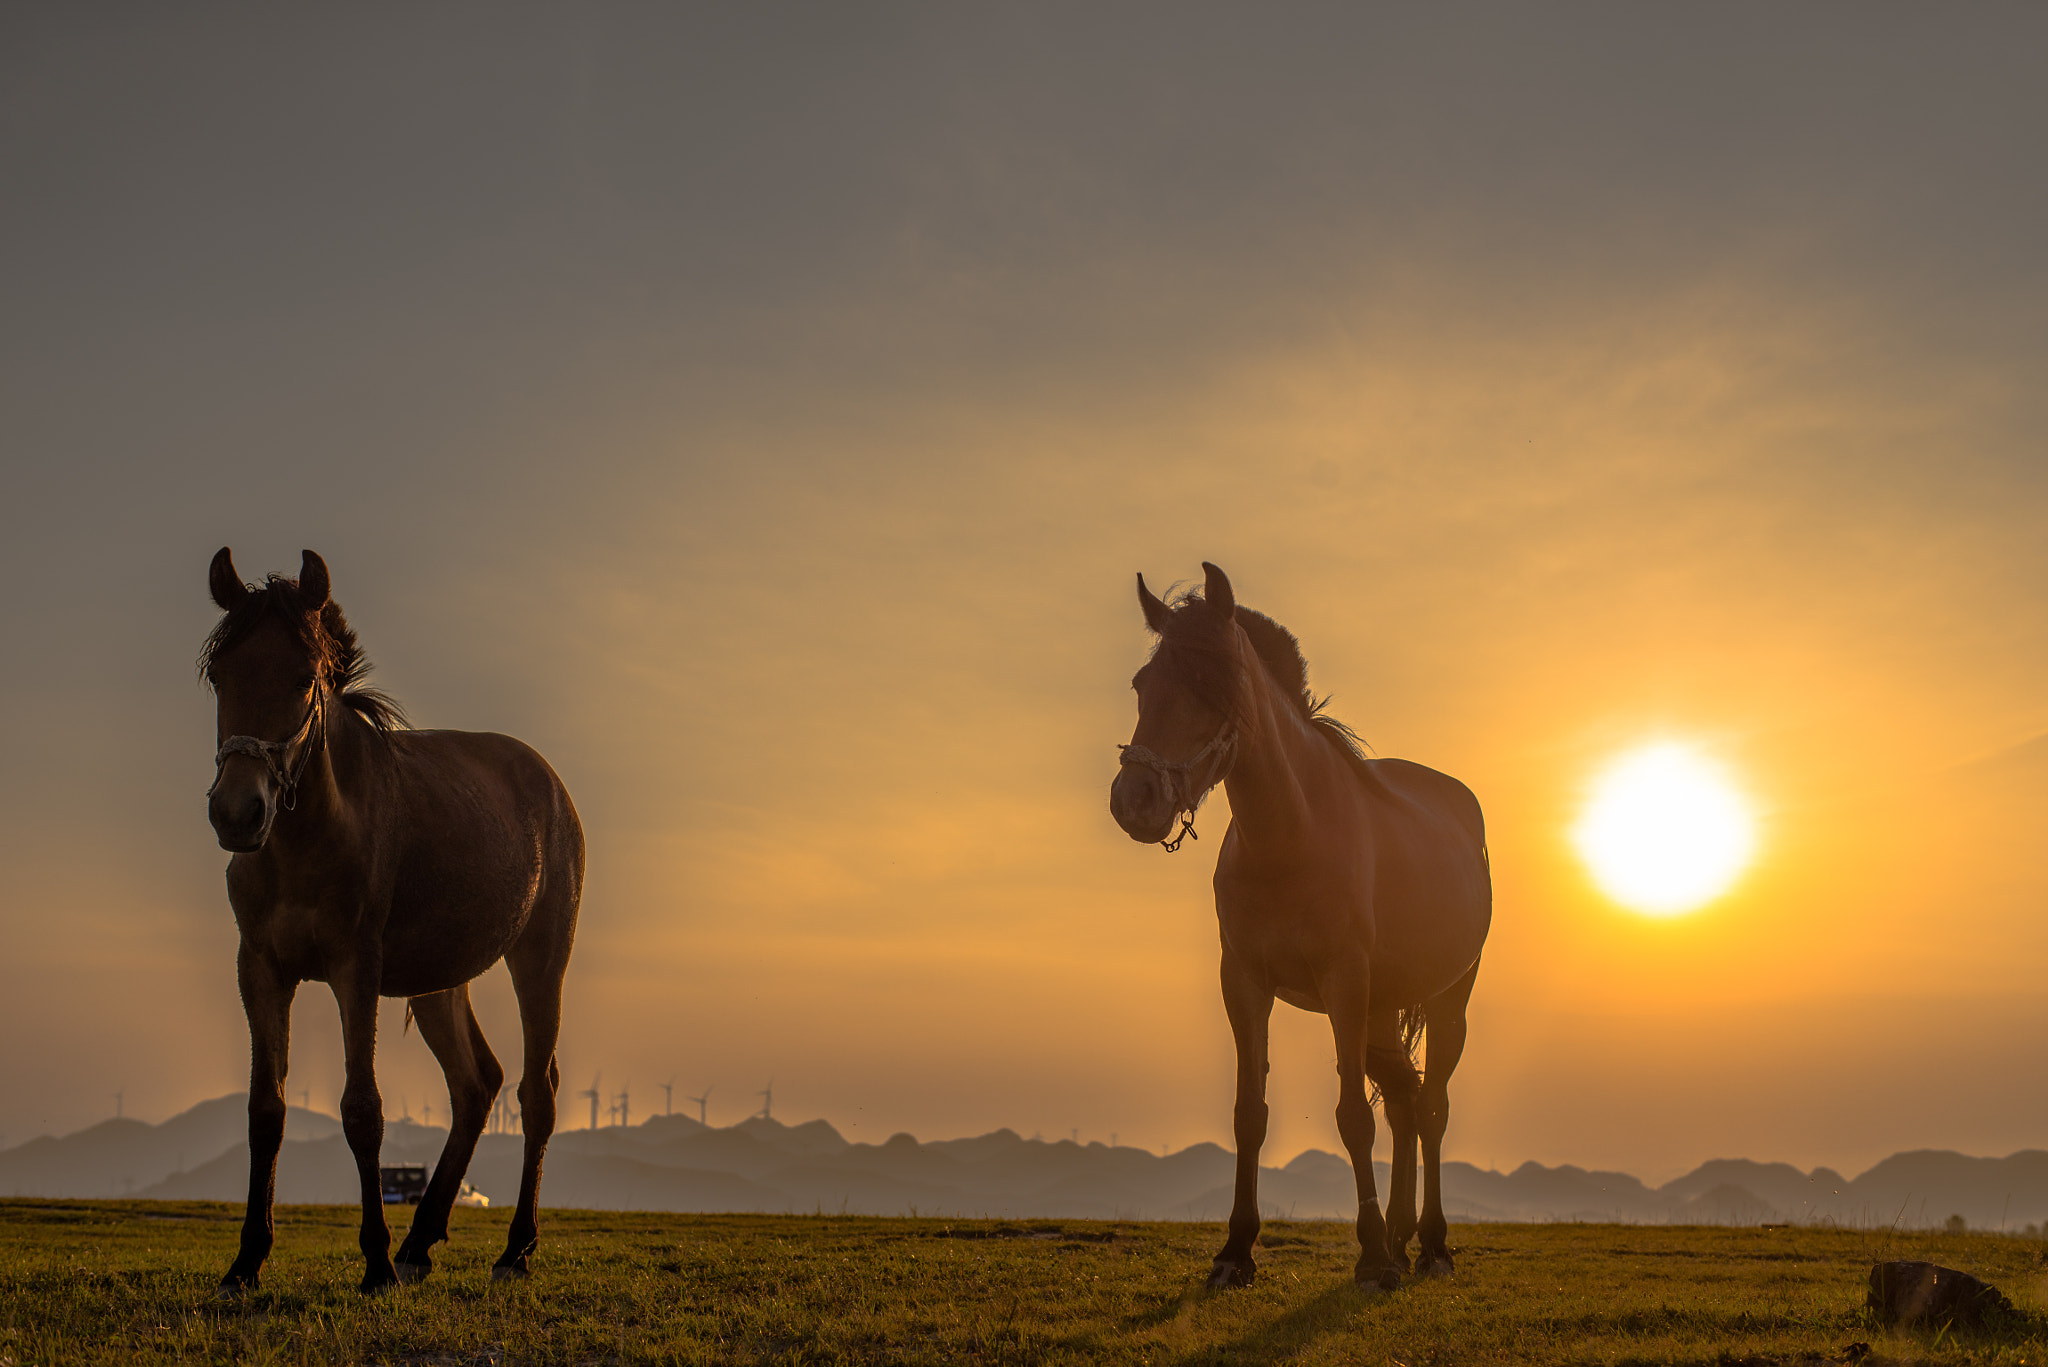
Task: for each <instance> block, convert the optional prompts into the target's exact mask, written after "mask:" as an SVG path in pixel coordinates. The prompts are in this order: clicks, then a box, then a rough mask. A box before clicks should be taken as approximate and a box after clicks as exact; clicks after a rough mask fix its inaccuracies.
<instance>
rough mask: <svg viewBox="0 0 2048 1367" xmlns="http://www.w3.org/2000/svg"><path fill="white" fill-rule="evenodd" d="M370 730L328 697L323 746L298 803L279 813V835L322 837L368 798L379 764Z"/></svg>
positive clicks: (301, 782)
mask: <svg viewBox="0 0 2048 1367" xmlns="http://www.w3.org/2000/svg"><path fill="white" fill-rule="evenodd" d="M370 729H371V728H370V724H369V723H368V722H366V721H364V720H363V719H362V718H361V717H360V716H358V715H357V714H356V713H355V711H354V710H353V709H352V708H348V707H345V706H343V705H342V703H341V701H340V699H338V698H330V699H328V702H327V723H326V727H325V734H324V735H323V737H322V741H321V745H320V748H319V750H318V751H316V752H315V753H314V755H313V756H312V758H311V759H309V760H308V761H307V762H306V770H305V772H304V773H303V774H301V775H300V776H299V784H298V802H297V805H296V806H295V807H294V808H293V810H291V811H289V812H280V813H278V826H277V831H278V834H279V835H281V836H283V837H284V838H285V839H287V840H290V839H291V838H292V837H293V836H299V837H301V838H304V837H312V838H315V839H318V838H319V837H320V831H321V828H322V827H323V826H325V825H326V824H327V823H328V822H330V821H332V820H334V819H335V818H336V817H337V816H338V815H339V814H340V811H341V809H342V808H344V807H347V806H349V805H352V804H354V803H358V802H361V801H362V800H363V799H364V797H365V795H366V792H367V789H368V788H369V786H370V783H371V782H372V775H373V770H374V768H375V765H376V761H377V751H376V747H375V746H374V745H372V744H371V743H370V742H371V741H372V740H373V739H374V738H373V737H372V736H371V735H370V734H369V733H370ZM287 818H290V820H289V821H287Z"/></svg>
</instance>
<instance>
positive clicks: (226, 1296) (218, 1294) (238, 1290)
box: [213, 1277, 256, 1301]
mask: <svg viewBox="0 0 2048 1367" xmlns="http://www.w3.org/2000/svg"><path fill="white" fill-rule="evenodd" d="M255 1289H256V1281H255V1279H254V1278H253V1277H252V1278H251V1279H249V1280H248V1281H242V1280H240V1279H239V1278H229V1279H228V1280H227V1281H224V1282H222V1283H221V1284H220V1285H219V1286H216V1287H215V1288H214V1289H213V1298H214V1299H215V1300H217V1301H238V1300H240V1299H242V1297H244V1296H246V1295H248V1294H249V1293H250V1292H251V1291H254V1290H255Z"/></svg>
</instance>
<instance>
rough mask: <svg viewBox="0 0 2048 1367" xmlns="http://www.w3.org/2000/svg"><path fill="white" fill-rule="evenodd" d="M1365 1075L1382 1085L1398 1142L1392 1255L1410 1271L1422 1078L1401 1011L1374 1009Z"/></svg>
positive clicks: (1391, 1199)
mask: <svg viewBox="0 0 2048 1367" xmlns="http://www.w3.org/2000/svg"><path fill="white" fill-rule="evenodd" d="M1367 1035H1368V1042H1367V1044H1366V1050H1365V1074H1366V1076H1367V1077H1369V1078H1371V1079H1372V1083H1373V1086H1374V1087H1376V1088H1378V1089H1379V1094H1380V1104H1381V1105H1382V1106H1383V1107H1384V1108H1385V1109H1386V1113H1387V1131H1388V1137H1389V1139H1390V1140H1391V1141H1392V1143H1391V1148H1392V1154H1391V1158H1392V1162H1391V1165H1390V1166H1391V1168H1392V1172H1391V1174H1390V1179H1389V1181H1388V1183H1387V1208H1386V1209H1387V1256H1389V1257H1390V1258H1392V1259H1393V1260H1394V1266H1395V1267H1397V1268H1399V1269H1400V1270H1401V1271H1403V1272H1406V1271H1407V1270H1408V1241H1409V1240H1410V1239H1412V1238H1414V1237H1415V1145H1416V1138H1417V1134H1416V1127H1417V1117H1416V1094H1417V1093H1418V1092H1419V1091H1420V1090H1421V1087H1422V1079H1421V1078H1420V1077H1418V1076H1417V1075H1416V1072H1415V1063H1414V1060H1413V1059H1411V1058H1410V1057H1409V1055H1408V1050H1407V1049H1406V1047H1404V1045H1403V1044H1402V1038H1401V1019H1400V1015H1399V1013H1398V1012H1394V1011H1386V1012H1379V1011H1375V1012H1374V1013H1373V1019H1372V1023H1371V1024H1370V1025H1369V1026H1368V1027H1367Z"/></svg>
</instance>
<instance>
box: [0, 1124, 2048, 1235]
mask: <svg viewBox="0 0 2048 1367" xmlns="http://www.w3.org/2000/svg"><path fill="white" fill-rule="evenodd" d="M244 1105H245V1103H244V1100H243V1098H242V1097H241V1096H226V1097H221V1098H219V1099H217V1100H214V1101H208V1102H205V1103H202V1104H201V1105H198V1106H195V1107H193V1108H192V1109H191V1110H189V1111H186V1112H185V1113H184V1114H182V1115H178V1116H174V1117H173V1118H171V1119H170V1120H167V1121H165V1122H164V1123H163V1124H161V1125H145V1124H143V1123H141V1122H140V1121H134V1120H109V1121H105V1122H102V1123H101V1124H98V1125H95V1126H92V1127H91V1128H90V1129H86V1130H81V1131H79V1132H78V1133H76V1134H71V1135H65V1136H64V1137H62V1138H55V1139H53V1138H43V1139H35V1140H31V1141H30V1142H28V1143H26V1144H23V1145H21V1146H20V1147H18V1148H13V1149H7V1150H4V1151H0V1194H7V1195H16V1196H74V1197H77V1196H141V1197H158V1198H166V1199H212V1200H227V1201H235V1200H241V1199H242V1198H243V1196H244V1195H245V1194H246V1192H247V1189H248V1188H247V1184H248V1164H249V1156H248V1148H247V1143H246V1139H245V1133H244V1130H245V1125H246V1118H245V1111H244ZM285 1134H286V1140H285V1146H284V1151H283V1154H282V1155H281V1157H280V1159H279V1164H278V1184H277V1196H278V1199H279V1200H280V1201H284V1202H289V1203H295V1204H311V1205H318V1204H351V1203H353V1202H354V1201H355V1200H356V1189H355V1181H356V1179H355V1164H354V1161H353V1159H351V1157H350V1156H349V1151H348V1144H347V1142H346V1141H345V1140H344V1139H343V1138H342V1135H341V1122H340V1121H338V1120H336V1119H335V1118H334V1117H333V1116H328V1115H321V1114H320V1113H318V1112H315V1111H307V1110H301V1109H299V1108H297V1107H294V1108H292V1110H291V1112H290V1115H289V1118H288V1121H287V1124H286V1130H285ZM446 1139H447V1131H445V1130H443V1129H439V1128H435V1127H430V1126H425V1125H416V1124H413V1123H412V1122H411V1121H406V1120H398V1121H387V1122H386V1125H385V1131H384V1153H385V1159H386V1161H387V1162H406V1163H432V1162H433V1161H434V1160H435V1158H436V1157H437V1156H438V1155H439V1153H440V1150H441V1145H442V1143H443V1142H444V1141H445V1140H446ZM519 1157H520V1140H519V1138H518V1137H517V1136H516V1135H486V1136H485V1137H484V1138H483V1140H482V1142H481V1143H480V1144H479V1145H478V1147H477V1154H476V1159H475V1161H474V1162H473V1163H472V1164H471V1166H470V1180H471V1181H472V1182H473V1183H474V1184H475V1185H476V1187H477V1189H478V1190H480V1191H482V1192H483V1193H484V1194H485V1195H487V1196H489V1197H490V1198H491V1202H492V1204H494V1205H498V1204H505V1203H509V1202H510V1201H511V1200H512V1199H513V1198H514V1197H515V1196H516V1194H517V1191H518V1181H519ZM1231 1164H1232V1159H1231V1155H1230V1153H1229V1151H1228V1150H1226V1149H1223V1148H1219V1147H1218V1146H1216V1145H1214V1144H1196V1145H1193V1146H1192V1147H1189V1148H1186V1149H1183V1150H1181V1151H1180V1152H1179V1153H1176V1154H1171V1155H1167V1156H1163V1157H1162V1156H1161V1155H1159V1154H1155V1153H1150V1152H1148V1151H1146V1150H1144V1149H1133V1148H1121V1147H1117V1148H1112V1147H1110V1146H1109V1145H1106V1144H1100V1143H1092V1144H1076V1143H1074V1142H1072V1141H1070V1140H1064V1139H1063V1140H1059V1141H1057V1142H1052V1143H1048V1142H1046V1141H1044V1140H1039V1139H1024V1138H1020V1137H1019V1136H1018V1135H1017V1134H1016V1133H1015V1132H1014V1131H1011V1130H997V1131H995V1132H994V1133H993V1134H985V1135H980V1136H978V1137H976V1138H973V1139H942V1140H935V1141H933V1142H931V1143H919V1142H918V1141H917V1140H916V1139H915V1138H913V1137H912V1136H910V1135H907V1134H899V1135H896V1136H894V1137H893V1138H891V1139H890V1140H889V1141H888V1142H887V1143H883V1144H852V1143H848V1142H847V1141H846V1139H845V1138H844V1137H842V1136H841V1135H840V1134H839V1132H838V1131H837V1130H835V1129H833V1128H832V1126H830V1125H829V1124H827V1123H826V1122H824V1121H822V1120H813V1121H809V1122H807V1123H805V1124H801V1125H785V1124H783V1123H782V1122H780V1121H777V1120H764V1119H761V1118H760V1117H755V1118H753V1119H750V1120H745V1121H742V1122H740V1123H739V1124H737V1125H731V1126H727V1127H724V1128H717V1127H707V1126H704V1125H700V1124H698V1123H697V1122H696V1121H694V1120H691V1119H689V1118H687V1117H685V1116H656V1117H655V1118H653V1119H651V1120H648V1121H645V1122H643V1123H641V1124H639V1125H634V1126H630V1127H627V1126H612V1127H609V1128H606V1129H599V1130H566V1131H563V1132H561V1133H558V1134H557V1135H556V1136H555V1138H554V1141H553V1143H552V1144H550V1146H549V1148H548V1166H547V1181H546V1185H545V1188H544V1192H545V1199H546V1200H547V1201H548V1202H550V1203H552V1204H554V1205H558V1206H565V1207H583V1208H588V1209H596V1210H676V1211H771V1212H783V1211H826V1212H840V1211H844V1212H847V1213H851V1214H872V1215H904V1214H910V1213H912V1212H916V1213H918V1214H924V1215H961V1216H978V1215H988V1216H1007V1217H1011V1218H1040V1217H1042V1218H1094V1219H1116V1218H1123V1219H1153V1220H1214V1219H1221V1218H1222V1217H1223V1216H1224V1215H1225V1214H1227V1213H1228V1212H1229V1210H1230V1184H1231ZM1376 1168H1377V1171H1376V1172H1375V1174H1374V1175H1375V1176H1376V1178H1377V1179H1378V1180H1379V1183H1380V1189H1381V1191H1382V1192H1384V1191H1385V1190H1386V1182H1387V1176H1388V1174H1387V1169H1386V1165H1385V1164H1378V1165H1376ZM1443 1176H1444V1209H1445V1213H1446V1214H1448V1215H1449V1216H1450V1218H1451V1219H1453V1220H1510V1221H1552V1220H1584V1221H1622V1222H1629V1223H1652V1224H1664V1223H1683V1224H1757V1223H1762V1222H1765V1221H1788V1222H1793V1223H1799V1224H1817V1223H1835V1224H1844V1225H1853V1226H1858V1227H1864V1226H1873V1225H1889V1224H1892V1223H1894V1222H1897V1223H1898V1224H1900V1225H1903V1226H1907V1227H1921V1226H1927V1225H1938V1224H1940V1223H1942V1222H1943V1221H1945V1220H1946V1219H1948V1217H1950V1216H1951V1215H1961V1216H1962V1217H1963V1218H1964V1219H1965V1220H1966V1221H1967V1222H1968V1223H1969V1224H1970V1226H1971V1227H1972V1228H1977V1229H1999V1228H2004V1229H2009V1230H2013V1231H2019V1230H2021V1229H2023V1228H2024V1227H2026V1226H2028V1225H2035V1226H2039V1225H2041V1224H2042V1223H2043V1222H2044V1221H2048V1152H2041V1151H2038V1150H2024V1151H2022V1152H2020V1153H2016V1154H2012V1155H2010V1156H2008V1157H2005V1158H1969V1157H1965V1156H1964V1155H1962V1154H1957V1153H1946V1152H1938V1151H1932V1150H1922V1151H1918V1152H1914V1153H1902V1154H1895V1155H1893V1156H1892V1157H1890V1158H1887V1159H1885V1160H1884V1161H1883V1162H1882V1163H1879V1164H1878V1165H1877V1166H1876V1167H1874V1168H1872V1169H1871V1170H1870V1171H1869V1172H1866V1173H1864V1174H1863V1175H1862V1176H1860V1177H1857V1178H1855V1179H1853V1180H1851V1179H1848V1178H1844V1177H1843V1176H1842V1175H1841V1174H1840V1173H1838V1172H1835V1171H1833V1170H1832V1169H1829V1168H1816V1169H1815V1170H1813V1171H1812V1172H1801V1171H1800V1170H1799V1169H1797V1168H1794V1167H1792V1166H1790V1165H1789V1164H1785V1163H1756V1162H1751V1161H1749V1160H1748V1159H1716V1160H1715V1161H1713V1162H1710V1163H1704V1164H1702V1165H1701V1166H1700V1167H1698V1168H1697V1169H1695V1170H1694V1171H1692V1172H1690V1173H1687V1174H1686V1175H1685V1176H1683V1177H1680V1178H1678V1179H1677V1180H1675V1181H1672V1182H1667V1183H1665V1184H1664V1185H1663V1186H1661V1187H1654V1188H1653V1187H1648V1186H1645V1185H1644V1184H1643V1183H1642V1182H1640V1181H1638V1180H1637V1179H1635V1178H1634V1177H1631V1176H1629V1175H1628V1174H1627V1173H1621V1172H1595V1171H1588V1170H1586V1169H1584V1168H1578V1167H1573V1166H1571V1165H1569V1164H1567V1165H1564V1166H1560V1167H1554V1168H1546V1167H1544V1166H1542V1165H1541V1164H1538V1163H1524V1164H1523V1165H1522V1166H1521V1167H1519V1168H1516V1169H1515V1170H1514V1171H1512V1172H1505V1173H1504V1172H1495V1171H1492V1170H1490V1169H1485V1168H1478V1167H1474V1166H1473V1165H1471V1164H1470V1163H1446V1164H1444V1174H1443ZM1259 1196H1260V1205H1261V1206H1262V1207H1263V1208H1264V1209H1265V1210H1266V1211H1267V1212H1268V1213H1269V1214H1271V1215H1277V1216H1292V1217H1294V1218H1298V1219H1312V1218H1333V1219H1349V1218H1351V1217H1352V1215H1353V1214H1354V1213H1355V1211H1354V1206H1353V1201H1354V1198H1353V1194H1352V1184H1351V1165H1350V1164H1349V1163H1347V1162H1346V1161H1345V1160H1344V1159H1343V1158H1341V1157H1339V1156H1338V1155H1336V1154H1330V1153H1324V1152H1321V1151H1319V1150H1314V1149H1311V1150H1309V1151H1308V1152H1307V1153H1304V1154H1301V1155H1300V1156H1298V1157H1297V1158H1295V1159H1294V1160H1293V1161H1292V1162H1290V1163H1288V1164H1287V1165H1286V1166H1284V1167H1278V1168H1267V1169H1265V1170H1264V1171H1263V1173H1262V1175H1261V1177H1260V1185H1259Z"/></svg>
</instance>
